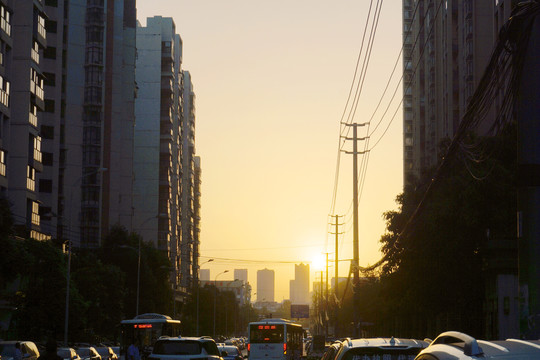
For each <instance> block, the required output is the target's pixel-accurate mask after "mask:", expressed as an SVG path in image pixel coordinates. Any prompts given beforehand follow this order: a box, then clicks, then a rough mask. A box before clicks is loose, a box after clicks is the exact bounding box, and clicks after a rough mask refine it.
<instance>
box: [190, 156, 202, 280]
mask: <svg viewBox="0 0 540 360" xmlns="http://www.w3.org/2000/svg"><path fill="white" fill-rule="evenodd" d="M193 160H194V163H195V171H194V172H195V176H194V179H193V183H194V186H193V193H194V197H193V266H192V269H193V270H192V271H193V281H194V284H197V283H198V281H199V256H200V251H199V248H200V245H201V183H202V179H201V176H202V170H201V157H200V156H194V157H193Z"/></svg>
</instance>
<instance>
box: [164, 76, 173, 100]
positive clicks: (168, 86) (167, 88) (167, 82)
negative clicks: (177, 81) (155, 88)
mask: <svg viewBox="0 0 540 360" xmlns="http://www.w3.org/2000/svg"><path fill="white" fill-rule="evenodd" d="M172 92H173V81H172V79H171V78H168V77H162V79H161V93H162V94H164V93H165V94H167V93H168V94H172ZM165 96H166V95H165Z"/></svg>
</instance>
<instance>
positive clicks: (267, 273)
mask: <svg viewBox="0 0 540 360" xmlns="http://www.w3.org/2000/svg"><path fill="white" fill-rule="evenodd" d="M274 278H275V274H274V270H269V269H263V270H258V271H257V302H274Z"/></svg>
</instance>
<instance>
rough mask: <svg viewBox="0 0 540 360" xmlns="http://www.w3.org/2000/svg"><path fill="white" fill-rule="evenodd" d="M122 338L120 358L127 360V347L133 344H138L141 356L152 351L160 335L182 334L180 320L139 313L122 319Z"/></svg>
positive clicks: (160, 315) (143, 356)
mask: <svg viewBox="0 0 540 360" xmlns="http://www.w3.org/2000/svg"><path fill="white" fill-rule="evenodd" d="M120 327H121V330H122V339H121V343H120V359H121V360H125V359H126V358H127V357H126V356H125V355H126V353H127V349H128V347H129V345H131V344H134V343H136V344H138V346H139V349H140V352H141V358H145V357H146V356H147V355H148V354H150V352H151V351H152V347H153V346H154V343H155V342H156V341H157V340H158V339H159V338H160V336H178V335H180V321H179V320H173V319H171V317H170V316H167V315H162V314H155V313H148V314H141V315H137V316H136V317H135V318H133V319H129V320H122V322H121V323H120Z"/></svg>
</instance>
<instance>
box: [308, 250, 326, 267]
mask: <svg viewBox="0 0 540 360" xmlns="http://www.w3.org/2000/svg"><path fill="white" fill-rule="evenodd" d="M324 267H325V260H324V256H323V255H322V254H317V255H314V256H313V257H312V258H311V270H312V271H318V270H319V271H320V270H323V269H324Z"/></svg>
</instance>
